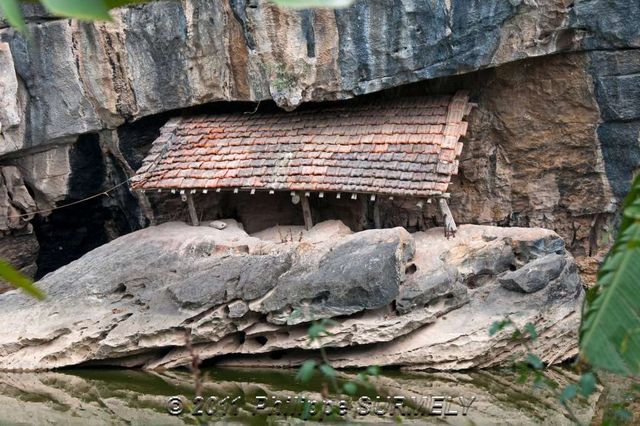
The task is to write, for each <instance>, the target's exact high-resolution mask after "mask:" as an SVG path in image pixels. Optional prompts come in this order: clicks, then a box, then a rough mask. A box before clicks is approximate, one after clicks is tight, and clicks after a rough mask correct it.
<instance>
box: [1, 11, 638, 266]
mask: <svg viewBox="0 0 640 426" xmlns="http://www.w3.org/2000/svg"><path fill="white" fill-rule="evenodd" d="M25 12H26V16H27V19H28V20H29V21H30V23H29V27H30V30H31V33H32V35H33V43H27V42H25V41H24V40H23V38H22V37H21V36H19V35H17V34H16V32H15V31H14V30H13V29H11V28H8V27H7V26H6V24H3V23H0V95H1V96H0V99H1V100H0V123H1V125H0V160H1V161H0V163H1V164H8V165H13V166H17V167H19V168H20V169H21V170H22V174H23V176H24V177H25V181H26V182H27V187H28V188H29V189H30V191H31V192H32V193H33V194H34V196H35V200H36V203H37V205H38V208H39V209H46V208H47V207H49V206H51V205H60V204H64V203H66V202H69V201H74V200H77V199H78V197H80V195H79V194H83V196H86V195H92V194H93V193H95V192H96V191H95V190H96V188H98V192H99V191H100V190H104V189H107V188H109V187H110V186H112V185H113V184H117V183H119V182H122V181H123V180H124V179H125V178H126V177H127V176H128V175H130V173H131V170H132V169H136V168H137V164H136V163H137V162H138V161H139V159H140V158H141V157H143V156H144V153H145V150H146V148H145V142H146V143H147V144H148V143H150V142H151V140H153V137H154V136H155V135H156V134H157V130H158V129H159V127H160V126H161V125H162V124H163V122H164V120H166V119H167V118H168V116H169V115H171V114H178V113H189V112H190V110H189V108H192V107H198V106H201V105H205V104H207V105H208V106H207V109H208V111H214V112H215V111H216V110H221V109H222V110H224V109H230V108H233V109H241V110H245V111H250V110H252V109H253V108H254V106H253V105H247V104H236V103H234V104H231V103H224V104H221V105H220V104H219V105H217V106H211V104H210V103H212V102H219V101H252V102H255V101H264V100H275V102H276V103H277V104H278V105H281V106H283V107H286V108H293V107H295V106H297V105H299V104H300V103H302V102H310V101H323V100H336V99H345V98H350V97H353V96H358V95H363V94H368V93H372V92H376V91H380V90H382V89H391V88H394V87H397V86H400V85H404V84H407V83H412V82H424V81H427V82H426V83H424V84H421V85H419V86H413V87H411V88H410V89H409V90H408V91H405V92H404V94H406V93H407V92H413V91H416V89H417V90H418V91H427V92H434V91H435V92H438V91H440V92H446V93H452V92H454V91H455V90H457V89H459V88H467V89H471V91H472V93H473V97H474V99H475V100H476V101H477V103H478V108H477V109H476V110H475V113H474V114H473V115H472V117H471V120H472V121H473V122H472V125H471V126H470V134H471V136H470V138H469V141H468V144H467V147H466V148H465V150H464V151H463V163H462V164H461V167H460V172H461V176H460V182H459V185H458V186H456V187H454V188H452V192H453V194H454V199H453V200H452V204H453V205H452V209H453V213H454V215H456V217H457V219H458V222H463V223H479V224H500V225H511V226H544V227H547V228H552V229H554V230H556V231H557V232H558V233H559V234H560V235H561V236H562V237H563V238H564V239H565V240H566V241H567V245H568V247H569V248H570V249H571V250H572V252H573V253H574V254H575V255H576V256H577V258H579V261H580V264H581V267H582V269H583V270H584V271H586V272H593V267H594V265H595V263H596V261H597V259H598V257H597V256H598V255H599V254H600V253H601V252H602V251H603V249H606V247H607V244H608V241H609V240H610V234H611V233H612V232H613V230H614V229H615V223H613V217H614V214H615V211H616V209H617V206H618V203H619V201H620V199H621V197H622V196H623V195H624V193H625V192H626V190H627V189H628V187H629V182H630V180H631V177H632V175H633V173H634V172H635V170H637V168H638V164H639V163H640V142H639V138H640V105H639V103H638V101H637V99H638V96H639V93H638V87H640V84H639V81H640V77H638V76H639V75H640V74H639V72H638V70H640V54H639V53H638V52H640V27H639V26H638V25H637V22H638V20H639V19H640V3H638V2H637V1H628V0H613V1H607V0H580V1H570V0H537V1H529V0H510V1H503V0H486V1H485V0H483V1H468V0H438V1H431V0H416V1H409V0H407V1H401V2H397V3H394V4H393V5H390V4H389V3H388V2H384V1H377V0H373V1H372V0H358V1H357V2H356V3H355V4H354V5H353V6H352V7H350V8H347V9H343V10H336V11H330V10H313V11H311V10H306V11H293V10H285V9H280V8H278V7H276V6H274V5H273V4H271V3H268V2H266V1H264V0H251V1H249V0H224V1H216V2H211V1H209V0H183V1H169V0H162V1H156V2H152V3H150V4H147V5H141V6H135V7H130V8H126V9H121V10H119V11H117V12H116V13H115V17H114V22H113V23H93V24H87V23H77V22H74V21H69V20H65V19H52V18H51V17H47V16H46V14H45V13H44V12H43V11H42V10H41V9H39V8H38V7H35V6H33V5H30V6H28V7H27V10H26V11H25ZM487 68H489V70H485V69H487ZM483 70H484V71H483ZM464 73H467V75H465V76H460V77H455V78H454V77H452V76H456V75H459V74H464ZM440 78H444V79H445V80H442V79H440ZM433 79H436V80H435V81H434V80H433ZM391 94H392V95H393V94H395V95H399V94H402V90H401V91H398V92H396V91H391ZM385 96H386V94H385ZM185 109H186V110H185ZM178 111H179V112H178ZM168 112H170V113H168ZM132 122H135V123H133V124H132ZM114 135H115V136H114ZM96 138H97V139H99V140H100V141H101V142H100V152H102V154H101V156H102V157H94V156H84V157H83V156H80V157H78V156H76V159H77V158H82V160H81V161H80V160H77V161H74V151H73V149H70V148H69V145H70V144H76V145H79V144H82V143H86V141H87V140H94V139H96ZM108 141H111V142H108ZM44 158H49V159H55V160H56V161H55V166H52V167H49V166H47V167H43V166H39V167H35V165H37V164H40V165H42V163H41V161H42V159H44ZM125 158H126V161H125ZM96 166H97V168H96V170H101V174H100V175H96V176H94V179H86V178H85V177H86V176H85V175H84V174H83V170H87V169H91V168H92V167H96ZM74 182H76V183H78V185H76V186H74ZM81 182H89V184H87V185H84V186H83V185H82V184H81ZM93 185H95V186H93ZM414 204H415V203H414ZM155 207H156V211H155V214H156V215H157V216H158V217H163V216H164V215H166V213H167V212H166V211H163V210H162V205H156V206H155ZM100 209H102V210H103V212H102V213H101V212H100V211H99V210H100ZM86 210H87V209H82V208H81V209H76V210H68V211H67V213H66V214H67V216H74V217H78V218H85V217H87V218H92V219H91V220H90V221H89V223H87V229H89V230H91V231H90V232H88V233H87V235H90V236H91V238H89V237H87V238H86V239H87V240H88V239H93V240H95V241H97V242H102V241H104V240H105V239H107V240H108V239H111V238H113V237H115V236H117V235H120V234H122V233H125V232H129V231H131V230H133V229H137V228H139V227H140V226H144V224H145V223H147V222H148V221H152V220H153V217H152V215H151V214H150V211H151V210H150V209H149V208H148V206H147V205H146V201H145V200H144V199H142V198H136V197H134V196H132V195H131V194H129V193H128V192H127V191H126V190H125V189H124V188H121V189H120V190H119V191H118V194H117V195H116V196H115V197H112V198H104V199H101V200H98V201H97V202H96V203H95V205H93V206H92V207H90V208H88V210H91V211H92V213H91V214H87V211H86ZM389 210H390V211H391V213H390V214H387V217H388V218H389V219H388V220H386V222H387V223H388V225H389V226H397V225H403V226H408V227H411V226H417V224H419V223H420V221H424V222H426V223H427V224H428V225H430V224H433V222H434V221H433V220H432V219H431V218H430V217H429V216H427V217H426V218H422V219H420V218H419V217H418V215H416V214H415V212H411V211H409V210H410V209H409V208H407V207H402V206H398V205H397V203H396V204H394V205H392V206H390V208H389ZM114 211H116V212H124V213H118V214H119V215H120V216H119V217H116V218H114V216H117V214H116V213H113V212H114ZM105 212H106V213H105ZM46 215H47V214H46V213H45V214H42V215H38V216H37V217H36V219H35V221H34V222H32V223H33V224H35V228H36V234H37V235H38V239H39V241H40V243H41V246H42V249H41V250H40V255H41V257H43V258H45V259H54V258H60V259H65V260H64V261H61V262H59V263H55V262H53V261H39V263H40V264H43V262H44V264H47V265H49V266H47V267H43V268H41V269H42V270H43V271H45V272H46V271H48V270H51V269H54V268H55V267H57V266H59V265H60V264H64V263H65V262H66V261H68V260H70V259H74V258H77V257H78V256H79V255H80V254H82V252H84V251H86V249H88V248H92V247H95V246H96V245H97V244H98V243H96V244H94V245H93V246H91V245H90V244H88V243H87V244H77V245H76V246H78V247H83V249H82V250H80V249H76V246H74V247H66V246H62V249H60V250H58V251H52V249H50V248H49V247H50V246H52V244H50V242H51V241H56V240H59V238H57V237H56V236H55V235H53V234H52V233H51V231H50V229H49V228H48V227H47V226H41V224H42V223H43V222H46V220H42V218H43V217H44V216H46ZM383 219H384V218H383ZM52 221H53V222H56V221H58V222H60V221H59V220H57V219H55V218H54V219H52ZM287 223H290V222H287ZM57 226H58V227H59V228H60V227H63V226H67V228H66V231H68V233H69V234H70V233H72V231H73V227H72V226H69V225H63V224H62V223H59V224H58V225H57ZM92 232H93V233H95V235H94V234H92ZM105 235H107V236H108V237H104V236H105ZM10 241H11V240H7V239H3V240H0V246H1V245H5V246H6V245H8V244H10ZM56 247H57V246H56ZM56 250H57V249H56ZM54 254H57V255H60V254H62V256H55V255H54ZM32 255H33V253H32ZM592 256H595V257H593V259H592V260H590V259H591V257H592Z"/></svg>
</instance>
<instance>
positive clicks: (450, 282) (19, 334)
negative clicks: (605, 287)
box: [0, 220, 584, 370]
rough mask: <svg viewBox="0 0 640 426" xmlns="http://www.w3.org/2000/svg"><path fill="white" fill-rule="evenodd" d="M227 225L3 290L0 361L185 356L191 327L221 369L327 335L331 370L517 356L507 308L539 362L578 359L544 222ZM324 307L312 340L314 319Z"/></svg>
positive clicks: (175, 229)
mask: <svg viewBox="0 0 640 426" xmlns="http://www.w3.org/2000/svg"><path fill="white" fill-rule="evenodd" d="M219 223H222V222H219ZM224 223H226V224H227V226H226V228H224V229H216V228H214V227H209V226H207V225H204V226H200V227H193V226H189V225H185V224H183V223H176V222H172V223H166V224H163V225H160V226H157V227H149V228H146V229H144V230H141V231H137V232H134V233H131V234H129V235H126V236H124V237H120V238H118V239H116V240H114V241H112V242H110V243H108V244H105V245H103V246H101V247H99V248H97V249H95V250H93V251H91V252H89V253H88V254H86V255H85V256H83V257H82V258H80V259H79V260H77V261H75V262H72V263H71V264H69V265H67V266H64V267H62V268H60V269H58V270H57V271H55V272H53V273H51V274H48V275H47V276H46V277H45V278H44V279H42V280H40V281H39V282H38V283H37V284H38V286H39V287H40V288H41V289H42V290H43V291H45V292H46V294H47V295H48V299H47V301H46V303H41V302H39V301H36V300H34V299H33V298H30V297H28V296H26V295H24V294H22V293H20V292H19V291H17V290H14V291H10V292H7V293H5V294H2V295H0V306H2V310H0V321H1V322H2V323H3V324H4V326H3V328H2V330H0V354H1V355H2V356H0V369H9V370H15V369H27V370H32V369H49V368H56V367H65V366H74V365H111V366H127V367H144V368H148V369H157V368H171V367H177V366H184V365H188V364H189V363H190V362H191V355H190V352H189V350H187V349H186V348H185V345H186V341H187V340H186V339H187V337H186V336H187V335H189V339H190V341H191V343H192V345H193V348H194V350H196V351H197V353H198V354H199V357H200V359H203V360H206V359H210V360H213V361H216V362H217V363H219V364H221V365H235V366H237V365H241V366H242V365H245V366H246V365H251V366H256V365H258V366H273V365H278V366H290V365H297V364H299V363H301V362H302V361H304V360H305V359H306V358H308V357H309V356H314V355H313V354H310V353H309V352H308V351H309V350H313V349H317V348H318V347H319V345H320V344H321V345H323V346H325V347H327V348H329V349H328V353H329V357H330V358H331V360H332V363H333V364H334V365H336V366H341V367H349V366H369V365H373V364H375V365H381V366H383V365H402V366H405V367H407V368H413V369H427V368H429V369H437V370H460V369H467V368H474V367H491V366H498V365H503V364H508V363H510V362H512V360H513V359H514V357H515V358H517V357H518V356H524V355H525V354H526V352H527V348H525V347H524V346H523V345H522V344H521V343H520V342H518V341H515V340H513V339H512V338H511V333H512V332H511V331H504V332H503V333H501V334H499V335H497V336H494V337H490V336H489V332H488V330H489V328H490V327H491V324H492V323H493V322H494V321H499V320H502V319H504V318H505V317H507V316H509V317H510V318H511V319H512V320H513V321H514V322H516V323H517V324H518V326H519V327H523V326H524V324H526V323H531V324H533V325H534V326H535V327H536V329H537V332H538V334H539V335H540V338H539V339H537V340H535V342H532V343H531V349H530V350H532V351H533V352H534V353H536V354H537V355H539V356H540V358H541V359H543V360H544V361H545V362H548V363H556V362H561V361H563V360H566V359H569V358H571V357H573V356H575V355H576V354H577V335H576V334H577V328H578V324H579V318H580V308H581V303H582V298H583V295H584V291H583V289H582V286H581V282H580V278H579V276H578V274H577V269H576V265H575V263H574V260H573V258H572V257H571V255H569V254H568V253H567V252H566V250H565V248H564V243H563V241H562V240H561V239H560V237H559V236H558V235H557V234H555V233H553V232H552V231H548V230H544V229H540V228H497V227H482V226H475V225H463V226H462V227H461V228H460V229H459V232H458V236H457V237H456V238H455V239H446V238H445V237H444V235H443V231H442V228H434V229H432V230H430V231H429V232H421V233H416V234H409V233H408V232H407V231H406V230H404V229H403V228H392V229H380V230H368V231H363V232H359V233H351V231H350V230H349V229H348V228H347V227H345V226H344V225H343V224H342V223H341V222H335V221H334V222H323V223H321V224H318V225H316V226H315V227H314V228H313V229H312V230H311V231H309V232H303V231H302V230H301V229H302V228H300V227H299V228H296V229H286V228H285V229H283V228H273V229H269V230H265V231H263V232H261V233H258V234H254V235H252V236H249V235H248V234H247V233H246V232H244V231H243V230H242V229H241V228H240V227H238V225H237V223H236V222H235V221H232V220H231V221H226V222H224ZM287 234H291V235H295V236H296V238H294V241H291V239H288V240H287V238H283V235H284V236H286V235H287ZM78 306H82V307H83V309H78ZM329 318H334V319H335V320H336V321H335V325H332V326H330V331H331V333H332V334H331V335H330V336H326V337H323V338H322V339H320V341H311V340H310V339H309V338H308V336H307V328H308V326H309V323H310V322H311V321H313V320H320V319H329ZM470 319H473V320H472V321H471V320H470ZM226 355H233V356H232V357H225V356H226ZM243 355H247V356H249V357H245V356H243Z"/></svg>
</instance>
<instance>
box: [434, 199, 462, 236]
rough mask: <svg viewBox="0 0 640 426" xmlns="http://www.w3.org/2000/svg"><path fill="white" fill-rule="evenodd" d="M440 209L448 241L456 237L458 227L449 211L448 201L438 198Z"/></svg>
mask: <svg viewBox="0 0 640 426" xmlns="http://www.w3.org/2000/svg"><path fill="white" fill-rule="evenodd" d="M438 207H440V213H441V214H442V218H443V219H444V236H445V237H447V239H448V238H449V237H455V236H456V231H457V230H458V227H457V226H456V222H455V221H454V220H453V215H452V214H451V210H449V205H448V204H447V200H446V199H444V198H438Z"/></svg>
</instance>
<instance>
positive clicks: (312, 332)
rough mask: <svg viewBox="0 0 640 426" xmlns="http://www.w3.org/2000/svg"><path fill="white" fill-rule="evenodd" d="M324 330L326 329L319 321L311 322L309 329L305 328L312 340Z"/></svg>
mask: <svg viewBox="0 0 640 426" xmlns="http://www.w3.org/2000/svg"><path fill="white" fill-rule="evenodd" d="M325 332H326V329H325V328H324V325H322V324H320V323H313V324H312V325H311V327H309V330H307V334H308V335H309V337H310V338H311V339H312V340H313V339H317V338H318V337H320V335H321V334H323V333H325Z"/></svg>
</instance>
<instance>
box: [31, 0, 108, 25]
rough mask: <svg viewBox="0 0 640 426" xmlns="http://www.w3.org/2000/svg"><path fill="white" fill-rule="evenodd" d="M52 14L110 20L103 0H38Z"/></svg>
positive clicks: (88, 19) (90, 19)
mask: <svg viewBox="0 0 640 426" xmlns="http://www.w3.org/2000/svg"><path fill="white" fill-rule="evenodd" d="M40 2H41V3H42V4H43V5H44V7H46V8H47V10H48V11H49V12H51V13H52V14H53V15H57V16H64V17H67V18H76V19H82V20H87V21H110V20H111V15H109V7H108V6H107V5H106V3H105V1H104V0H40Z"/></svg>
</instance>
